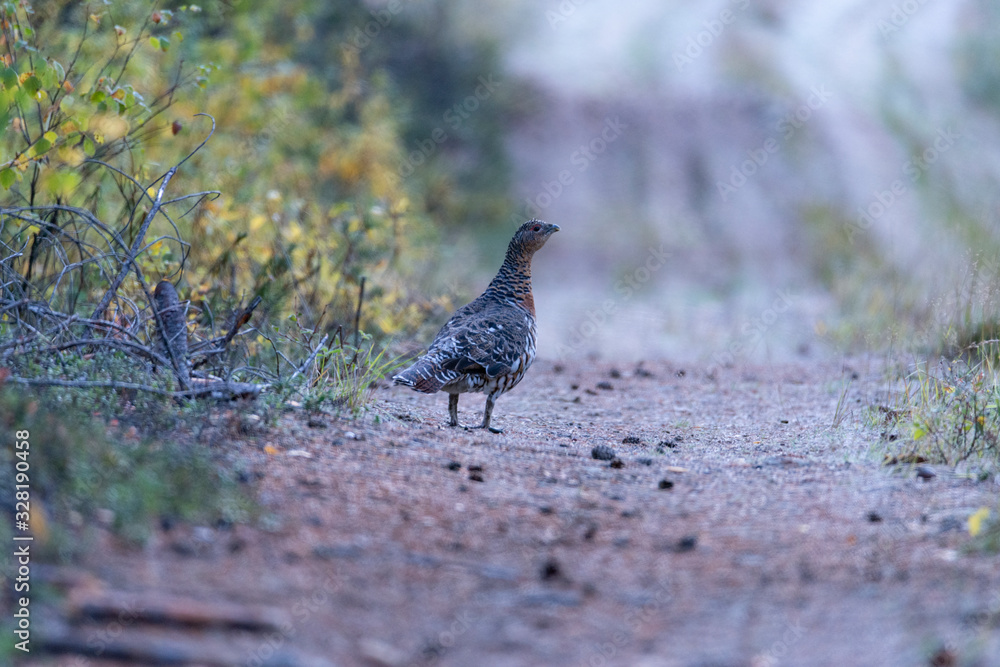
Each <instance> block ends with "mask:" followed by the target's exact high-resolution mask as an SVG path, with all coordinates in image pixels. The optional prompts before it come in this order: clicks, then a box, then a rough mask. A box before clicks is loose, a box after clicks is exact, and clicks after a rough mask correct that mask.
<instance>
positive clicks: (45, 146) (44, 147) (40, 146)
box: [34, 139, 52, 155]
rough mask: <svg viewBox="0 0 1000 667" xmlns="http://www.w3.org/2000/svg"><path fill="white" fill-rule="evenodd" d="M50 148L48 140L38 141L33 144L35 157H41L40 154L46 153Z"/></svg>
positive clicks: (50, 144) (50, 143)
mask: <svg viewBox="0 0 1000 667" xmlns="http://www.w3.org/2000/svg"><path fill="white" fill-rule="evenodd" d="M50 148H52V142H51V141H49V140H48V139H39V140H38V141H37V142H35V146H34V149H35V155H41V154H42V153H45V152H47V151H48V150H49V149H50Z"/></svg>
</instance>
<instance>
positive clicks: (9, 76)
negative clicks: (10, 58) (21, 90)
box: [3, 67, 17, 90]
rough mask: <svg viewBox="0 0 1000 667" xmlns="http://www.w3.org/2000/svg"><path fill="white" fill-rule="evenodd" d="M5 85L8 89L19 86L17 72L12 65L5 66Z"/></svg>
mask: <svg viewBox="0 0 1000 667" xmlns="http://www.w3.org/2000/svg"><path fill="white" fill-rule="evenodd" d="M3 87H4V88H6V89H7V90H14V89H15V88H17V72H15V71H14V70H13V69H11V68H10V67H7V68H4V71H3Z"/></svg>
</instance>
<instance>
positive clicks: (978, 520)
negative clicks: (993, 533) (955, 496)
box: [969, 507, 990, 537]
mask: <svg viewBox="0 0 1000 667" xmlns="http://www.w3.org/2000/svg"><path fill="white" fill-rule="evenodd" d="M989 516H990V508H989V507H980V508H979V509H978V510H976V511H975V512H973V513H972V516H970V517H969V535H972V536H973V537H975V536H976V535H978V534H979V533H981V532H982V530H983V522H984V521H986V519H988V518H989Z"/></svg>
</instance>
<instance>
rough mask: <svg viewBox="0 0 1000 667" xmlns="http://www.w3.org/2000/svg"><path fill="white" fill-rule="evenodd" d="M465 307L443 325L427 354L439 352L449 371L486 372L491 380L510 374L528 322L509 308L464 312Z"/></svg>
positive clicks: (525, 337) (525, 340)
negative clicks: (509, 310)
mask: <svg viewBox="0 0 1000 667" xmlns="http://www.w3.org/2000/svg"><path fill="white" fill-rule="evenodd" d="M469 306H473V304H469ZM469 306H466V307H465V308H468V307H469ZM465 308H462V309H460V310H459V311H458V312H456V313H455V315H454V316H453V317H452V318H451V319H450V320H449V321H448V323H447V324H445V325H444V327H443V328H442V329H441V332H440V333H439V334H438V337H437V338H436V339H435V341H434V343H433V344H432V345H431V349H430V350H429V351H428V353H433V352H437V353H438V354H439V355H440V359H441V361H440V364H441V367H442V368H443V369H446V370H452V371H457V372H459V373H472V374H479V373H483V374H485V375H486V376H487V377H491V378H494V377H497V376H498V375H504V374H506V373H509V372H510V371H511V369H512V368H513V367H514V365H515V364H516V363H517V361H518V359H519V358H520V356H521V353H522V352H523V351H524V348H525V345H526V342H527V340H528V334H529V328H530V324H529V322H528V320H527V319H526V318H525V317H524V315H523V314H521V313H508V312H505V311H506V309H498V308H489V307H487V308H484V309H482V310H479V309H470V310H469V311H466V312H462V311H464V310H465Z"/></svg>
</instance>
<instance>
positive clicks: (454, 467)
mask: <svg viewBox="0 0 1000 667" xmlns="http://www.w3.org/2000/svg"><path fill="white" fill-rule="evenodd" d="M444 467H445V468H447V469H448V470H451V471H452V472H454V471H456V470H461V469H462V464H461V463H459V462H458V461H449V462H448V463H447V464H445V466H444Z"/></svg>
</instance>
